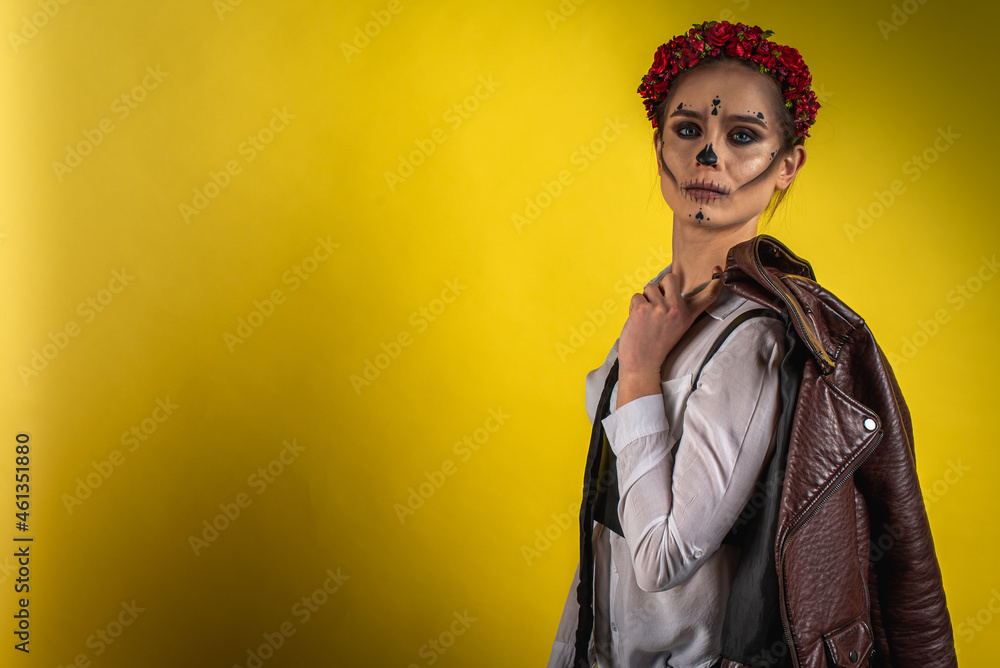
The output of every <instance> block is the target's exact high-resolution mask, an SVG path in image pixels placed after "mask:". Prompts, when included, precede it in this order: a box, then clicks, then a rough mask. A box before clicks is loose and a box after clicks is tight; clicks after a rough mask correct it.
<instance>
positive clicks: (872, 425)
mask: <svg viewBox="0 0 1000 668" xmlns="http://www.w3.org/2000/svg"><path fill="white" fill-rule="evenodd" d="M865 429H867V430H868V431H873V430H874V429H875V420H873V419H871V418H865Z"/></svg>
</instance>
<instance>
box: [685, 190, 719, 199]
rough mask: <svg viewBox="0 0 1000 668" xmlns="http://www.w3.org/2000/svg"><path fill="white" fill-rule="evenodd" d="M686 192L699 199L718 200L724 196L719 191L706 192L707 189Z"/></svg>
mask: <svg viewBox="0 0 1000 668" xmlns="http://www.w3.org/2000/svg"><path fill="white" fill-rule="evenodd" d="M685 190H686V191H687V193H688V194H689V195H691V196H692V197H697V198H699V199H718V198H720V197H723V196H724V194H723V193H720V192H719V191H718V190H706V189H705V188H685Z"/></svg>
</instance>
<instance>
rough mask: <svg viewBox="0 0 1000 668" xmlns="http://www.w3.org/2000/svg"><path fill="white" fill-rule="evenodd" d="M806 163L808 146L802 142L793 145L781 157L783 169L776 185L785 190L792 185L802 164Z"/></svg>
mask: <svg viewBox="0 0 1000 668" xmlns="http://www.w3.org/2000/svg"><path fill="white" fill-rule="evenodd" d="M805 164H806V147H805V146H802V145H801V144H795V145H794V146H792V150H791V151H789V152H788V154H787V155H786V156H785V157H783V158H782V159H781V170H780V171H779V172H778V179H777V181H776V182H775V184H774V185H775V187H776V188H778V189H779V190H784V189H785V188H787V187H788V186H789V185H791V183H792V180H793V179H794V178H795V175H796V174H798V173H799V170H800V169H802V166H803V165H805Z"/></svg>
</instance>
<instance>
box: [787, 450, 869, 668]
mask: <svg viewBox="0 0 1000 668" xmlns="http://www.w3.org/2000/svg"><path fill="white" fill-rule="evenodd" d="M884 434H885V432H881V433H879V435H878V438H876V439H875V442H874V443H873V444H872V446H871V447H870V448H869V449H868V452H866V453H865V455H864V457H862V458H861V459H860V460H858V461H857V462H856V463H855V465H854V466H853V467H852V468H851V469H850V471H849V472H848V473H847V474H845V475H844V477H843V478H842V479H841V481H840V482H838V483H837V484H836V485H834V486H833V488H832V489H831V490H830V491H829V492H827V494H826V496H825V497H824V498H823V500H822V501H820V502H819V503H818V504H817V505H816V507H815V508H813V510H812V512H811V513H809V516H808V517H807V518H805V519H804V520H802V521H801V522H799V524H798V525H796V526H795V528H793V529H792V530H791V531H789V532H788V534H786V536H785V539H784V540H783V541H782V543H781V549H780V550H779V556H778V601H779V602H780V603H781V626H782V627H783V628H784V631H785V641H786V642H787V643H788V651H789V653H790V655H791V657H792V665H793V666H794V667H795V668H799V661H798V658H796V655H795V648H794V645H792V632H791V629H790V627H789V624H788V611H787V603H786V602H785V587H784V583H785V570H784V565H785V548H786V547H787V546H788V543H789V541H790V540H791V539H792V536H793V535H794V534H795V533H796V532H797V531H798V530H799V529H801V528H802V527H803V526H805V524H806V522H808V521H809V520H811V519H812V518H813V516H814V515H816V513H817V512H819V509H820V508H822V507H823V504H824V503H826V500H827V499H829V498H830V497H831V496H833V493H834V492H836V491H837V490H838V489H839V488H840V486H841V485H843V484H844V482H845V481H846V480H847V479H848V478H850V477H851V476H852V475H853V474H854V472H855V471H857V470H858V469H859V468H861V465H862V464H864V463H865V460H866V459H868V457H870V456H871V454H872V453H873V452H874V451H875V448H876V447H878V444H879V443H881V442H882V436H883V435H884Z"/></svg>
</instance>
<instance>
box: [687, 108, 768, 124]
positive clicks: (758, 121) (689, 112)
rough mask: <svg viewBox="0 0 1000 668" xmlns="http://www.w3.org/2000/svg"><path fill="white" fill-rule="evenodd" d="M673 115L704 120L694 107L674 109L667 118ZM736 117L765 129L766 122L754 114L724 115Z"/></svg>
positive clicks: (727, 118)
mask: <svg viewBox="0 0 1000 668" xmlns="http://www.w3.org/2000/svg"><path fill="white" fill-rule="evenodd" d="M674 116H690V117H691V118H697V119H698V120H699V121H704V120H705V115H704V114H703V113H701V112H700V111H695V110H694V109H676V110H674V112H673V113H672V114H670V116H669V118H673V117H674ZM732 119H736V120H738V121H743V122H745V123H755V124H757V125H759V126H761V127H762V128H764V129H767V123H765V122H764V121H762V120H761V119H759V118H757V117H756V116H749V115H747V114H729V115H728V116H726V120H732Z"/></svg>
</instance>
